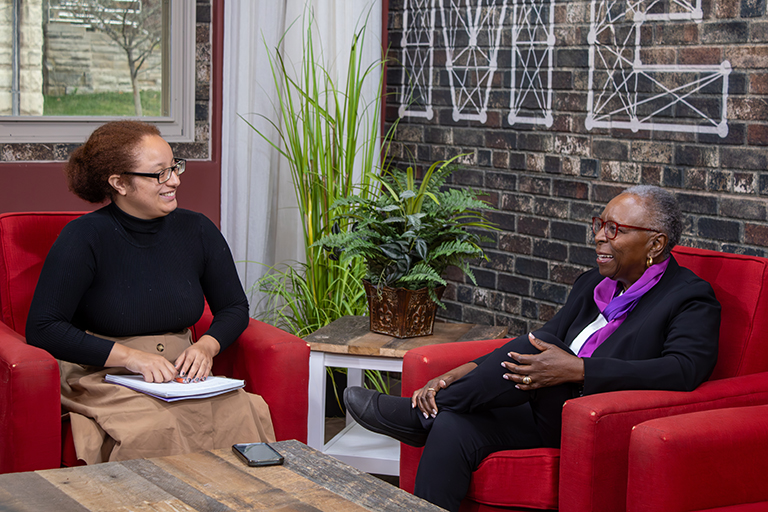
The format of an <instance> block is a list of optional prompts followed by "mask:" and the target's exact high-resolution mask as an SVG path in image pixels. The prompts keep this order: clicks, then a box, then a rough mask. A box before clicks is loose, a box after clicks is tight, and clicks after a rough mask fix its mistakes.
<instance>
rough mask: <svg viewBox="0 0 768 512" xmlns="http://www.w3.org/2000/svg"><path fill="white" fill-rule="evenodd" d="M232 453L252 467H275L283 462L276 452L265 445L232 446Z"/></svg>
mask: <svg viewBox="0 0 768 512" xmlns="http://www.w3.org/2000/svg"><path fill="white" fill-rule="evenodd" d="M232 451H234V452H235V453H236V454H238V455H239V456H240V457H241V458H242V459H243V460H244V461H245V462H247V463H248V465H249V466H253V467H258V466H277V465H279V464H282V463H283V461H284V460H285V459H284V458H283V456H282V455H280V454H279V453H278V452H277V450H275V449H274V448H272V447H271V446H269V445H268V444H267V443H246V444H233V445H232Z"/></svg>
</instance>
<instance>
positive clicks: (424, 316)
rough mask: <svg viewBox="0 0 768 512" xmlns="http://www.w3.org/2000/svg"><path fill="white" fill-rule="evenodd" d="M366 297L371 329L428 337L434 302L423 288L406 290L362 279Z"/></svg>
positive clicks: (437, 292)
mask: <svg viewBox="0 0 768 512" xmlns="http://www.w3.org/2000/svg"><path fill="white" fill-rule="evenodd" d="M363 284H364V286H365V294H366V295H367V296H368V316H369V317H370V318H371V331H373V332H377V333H379V334H388V335H390V336H394V337H396V338H415V337H417V336H429V335H430V334H432V328H433V327H434V325H435V313H436V312H437V304H436V303H435V302H434V301H433V300H432V298H431V297H430V296H429V292H428V291H427V289H426V288H422V289H421V290H406V289H405V288H390V287H389V286H379V287H376V286H375V285H373V284H371V283H369V282H368V281H364V282H363ZM444 291H445V286H441V287H440V288H436V289H435V295H437V298H438V299H439V298H441V297H442V296H443V292H444Z"/></svg>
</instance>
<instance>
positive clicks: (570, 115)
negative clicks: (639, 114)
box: [386, 0, 768, 334]
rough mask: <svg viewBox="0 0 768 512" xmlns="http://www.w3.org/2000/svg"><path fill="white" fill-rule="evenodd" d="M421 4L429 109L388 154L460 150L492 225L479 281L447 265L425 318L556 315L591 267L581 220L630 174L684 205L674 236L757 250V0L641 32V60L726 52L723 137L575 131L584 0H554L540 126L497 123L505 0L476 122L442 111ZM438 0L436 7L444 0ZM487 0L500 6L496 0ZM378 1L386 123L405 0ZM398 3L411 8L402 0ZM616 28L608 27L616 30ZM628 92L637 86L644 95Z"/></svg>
mask: <svg viewBox="0 0 768 512" xmlns="http://www.w3.org/2000/svg"><path fill="white" fill-rule="evenodd" d="M454 1H455V0H454ZM434 3H435V6H436V8H437V9H438V14H437V16H438V20H437V23H436V28H435V42H434V53H433V62H434V69H433V72H432V77H433V80H434V82H433V88H432V101H431V106H432V108H433V112H434V115H433V117H432V118H431V119H428V118H425V117H403V118H402V119H400V125H399V127H398V129H397V133H396V137H395V138H396V141H397V143H396V144H395V148H394V153H395V155H396V156H397V158H398V159H400V160H402V161H407V160H409V159H413V161H415V162H416V164H417V166H419V167H422V166H425V165H428V164H429V163H431V162H433V161H435V160H438V159H444V158H447V157H451V156H454V155H457V154H460V153H469V156H467V157H465V158H463V160H462V162H463V166H462V168H461V170H459V171H458V172H456V173H455V175H454V176H453V182H452V184H453V185H454V186H466V187H473V188H476V189H479V190H481V191H483V192H484V193H485V194H486V195H487V199H488V200H489V202H490V203H491V204H493V205H494V206H495V207H496V208H497V210H496V211H495V212H493V213H491V214H490V217H491V219H492V220H493V221H494V222H496V223H497V224H498V225H499V227H500V231H498V232H497V233H492V234H491V236H492V237H493V239H494V241H493V242H492V243H490V244H488V245H487V254H488V258H489V261H488V262H484V263H482V264H479V265H478V266H476V267H474V268H475V274H476V277H477V281H478V286H474V285H472V283H471V282H469V281H468V280H465V279H464V278H463V277H462V276H461V275H460V272H458V271H456V272H452V273H450V275H449V278H450V280H451V282H452V286H451V287H449V289H448V290H447V291H446V295H445V297H444V300H445V302H446V303H447V306H448V309H447V310H444V311H442V312H438V315H440V316H442V317H443V318H445V319H449V320H455V321H464V322H482V323H491V324H505V325H509V327H510V332H511V333H512V334H519V333H523V332H525V331H527V330H531V329H535V328H536V327H537V326H539V325H541V324H542V323H543V322H545V321H547V320H548V319H550V318H551V317H552V316H553V315H554V314H555V313H556V312H557V310H558V308H559V306H560V305H561V304H562V303H563V302H564V300H565V298H566V296H567V294H568V292H569V290H570V285H571V284H572V283H573V281H574V279H575V278H576V277H577V276H578V275H579V274H580V273H581V272H582V271H584V270H585V269H587V268H590V267H592V266H594V257H595V256H594V245H593V244H594V238H593V236H592V233H591V230H590V229H589V219H590V218H591V217H592V216H593V215H598V214H600V212H601V211H602V209H603V207H604V206H605V204H606V203H607V202H608V201H609V200H610V199H611V198H612V197H614V196H615V195H616V194H617V193H618V192H620V191H621V190H623V189H624V188H626V187H628V186H632V185H635V184H653V185H660V186H663V187H665V188H667V189H670V190H672V191H674V192H675V193H676V194H677V197H678V199H679V201H680V204H681V206H682V208H683V211H684V213H685V231H684V235H683V239H682V243H681V245H686V246H693V247H702V248H707V249H713V250H718V251H725V252H736V253H743V254H753V255H758V256H768V212H767V210H768V209H767V205H768V202H766V198H767V197H768V172H767V171H766V169H767V168H768V150H767V149H766V145H768V70H767V69H766V68H768V18H766V2H765V1H755V0H742V1H741V2H740V1H738V0H714V1H712V0H709V1H705V2H704V3H703V5H702V16H701V20H699V21H698V22H697V21H657V22H655V23H647V24H644V25H643V27H642V29H641V30H642V32H641V36H642V40H643V48H642V51H641V52H640V58H641V60H642V61H643V62H644V63H649V62H654V63H661V64H666V65H673V66H692V65H707V66H714V65H719V64H720V63H722V62H724V61H728V62H729V63H730V68H731V69H730V74H729V75H728V76H727V85H728V91H727V102H726V108H727V110H726V115H725V117H726V118H727V127H728V133H727V135H725V136H724V137H722V136H720V135H719V134H718V133H702V131H697V130H696V129H694V130H693V131H689V132H684V131H671V130H666V129H658V130H657V129H653V130H649V129H639V130H638V131H632V130H631V129H628V128H617V127H594V128H592V129H591V130H590V129H587V126H586V125H587V110H588V108H587V107H588V92H589V62H590V46H589V44H590V39H589V32H590V19H591V18H590V16H591V13H590V3H589V2H586V1H570V2H557V3H556V4H555V9H554V35H555V36H556V39H555V45H554V49H553V53H552V57H553V61H552V62H553V73H552V89H553V101H552V105H553V108H552V123H551V126H544V125H534V124H530V123H528V124H525V123H522V122H521V123H515V124H513V125H511V124H510V122H509V121H508V114H509V112H510V89H511V87H510V84H511V83H512V76H513V72H512V65H511V54H512V52H511V45H512V43H511V40H512V39H511V30H510V27H511V24H512V2H511V0H510V1H509V2H508V3H509V4H510V5H509V6H508V10H507V14H506V19H505V25H504V28H503V30H502V35H501V49H500V51H499V53H498V69H497V70H496V72H495V74H494V77H493V82H492V86H491V93H490V95H489V99H488V107H487V110H486V111H485V117H486V120H485V122H484V123H483V122H480V121H478V120H459V121H455V120H454V118H453V114H452V101H451V97H452V96H451V90H450V87H449V76H448V71H447V70H446V68H445V62H446V52H445V47H444V46H445V45H444V41H443V36H442V34H441V28H440V27H441V26H442V22H441V20H440V14H439V2H434ZM443 3H444V4H445V6H446V7H447V6H448V5H449V4H451V1H450V0H444V2H443ZM464 3H465V2H464V1H463V0H462V2H461V4H462V5H463V4H464ZM470 3H472V4H475V3H477V2H475V1H472V2H470ZM483 3H488V2H483ZM491 3H494V2H493V1H491ZM495 3H496V4H497V5H500V4H501V3H502V0H497V1H496V2H495ZM518 3H520V4H521V5H522V1H520V2H518ZM389 5H390V13H389V20H388V26H389V41H390V44H391V52H390V57H391V59H392V60H391V61H390V63H389V68H388V75H387V85H388V92H389V93H390V96H389V99H388V107H387V115H386V119H387V122H388V123H392V122H393V121H394V120H396V119H397V118H398V107H400V96H399V93H400V90H401V89H400V87H401V82H402V80H403V78H402V64H400V63H402V62H406V55H405V53H404V48H403V45H402V41H401V39H402V33H403V28H404V24H405V19H404V16H403V13H404V8H405V6H406V2H405V0H390V1H389ZM409 5H410V6H411V8H413V2H409ZM411 14H413V13H412V12H411ZM411 19H413V17H412V16H411ZM625 29H627V27H626V26H623V27H619V28H618V29H617V32H619V31H620V30H625ZM629 56H631V55H629ZM680 69H682V68H680ZM686 69H691V68H686ZM689 74H690V73H689ZM688 78H689V76H688V75H686V73H682V72H681V73H674V72H672V73H668V75H667V78H666V79H667V80H668V81H669V82H670V83H672V82H675V81H677V82H679V83H682V82H683V81H684V80H686V79H688ZM721 89H722V88H721V82H718V83H716V84H713V85H711V86H709V88H703V89H702V90H701V91H698V92H696V93H695V94H692V95H691V97H690V98H691V101H694V102H698V103H696V106H697V108H698V107H700V106H702V107H701V108H711V109H712V112H715V110H716V109H717V108H719V107H718V106H717V102H718V101H720V100H721V99H722V94H721V93H722V90H721ZM639 92H640V93H641V94H640V97H643V96H642V94H643V93H647V91H643V90H640V91H639ZM681 94H683V93H681ZM645 97H647V95H646V96H645ZM426 104H427V101H426V100H425V99H424V97H423V96H421V97H419V98H417V101H416V106H417V107H418V106H423V105H426ZM645 108H646V109H647V108H648V107H647V106H646V107H645ZM640 110H642V107H641V108H640ZM694 117H695V113H692V111H691V109H688V107H687V106H686V105H685V103H680V102H679V103H677V104H676V106H675V107H674V109H670V110H668V111H665V112H663V116H662V121H664V122H668V123H672V124H674V123H682V124H685V123H693V124H694V125H695V124H696V123H695V121H691V119H693V118H694ZM617 119H618V118H617Z"/></svg>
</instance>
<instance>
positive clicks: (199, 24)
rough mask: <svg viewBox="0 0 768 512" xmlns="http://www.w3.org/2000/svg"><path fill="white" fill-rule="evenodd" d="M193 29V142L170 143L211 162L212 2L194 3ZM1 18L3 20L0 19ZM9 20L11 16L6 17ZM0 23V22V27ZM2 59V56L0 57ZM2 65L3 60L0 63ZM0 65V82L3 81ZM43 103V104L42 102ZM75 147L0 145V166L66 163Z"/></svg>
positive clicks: (177, 152) (179, 151)
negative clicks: (47, 162)
mask: <svg viewBox="0 0 768 512" xmlns="http://www.w3.org/2000/svg"><path fill="white" fill-rule="evenodd" d="M196 4H197V9H196V13H197V14H196V25H195V44H196V48H195V141H194V142H191V143H172V144H171V147H172V148H173V151H174V155H175V156H176V157H178V158H187V159H199V160H208V159H210V133H211V125H210V115H209V114H210V105H211V76H212V69H211V0H196ZM0 18H2V17H1V16H0ZM8 19H10V15H9V16H8ZM1 26H2V20H0V27H1ZM0 57H1V56H0ZM0 61H2V59H0ZM1 71H2V65H0V79H1V78H2V72H1ZM41 101H42V100H41ZM77 146H78V144H62V143H57V142H56V141H50V142H49V143H46V144H29V143H20V144H14V143H7V144H2V143H0V162H25V161H65V160H66V159H67V158H68V157H69V154H70V153H71V152H72V150H73V149H74V148H75V147H77Z"/></svg>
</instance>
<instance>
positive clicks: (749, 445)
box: [627, 405, 768, 512]
mask: <svg viewBox="0 0 768 512" xmlns="http://www.w3.org/2000/svg"><path fill="white" fill-rule="evenodd" d="M766 474H768V405H756V406H752V407H740V408H735V409H716V410H709V411H701V412H694V413H690V414H681V415H678V416H671V417H668V418H658V419H654V420H650V421H646V422H645V423H641V424H640V425H638V426H637V427H635V428H634V430H632V435H631V437H630V442H629V482H628V486H627V487H628V488H627V510H628V511H631V512H657V511H659V510H663V511H664V512H688V511H691V510H698V511H703V510H721V511H723V512H725V511H726V510H727V511H731V512H736V511H739V512H749V511H757V510H768V485H766V484H765V475H766Z"/></svg>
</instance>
